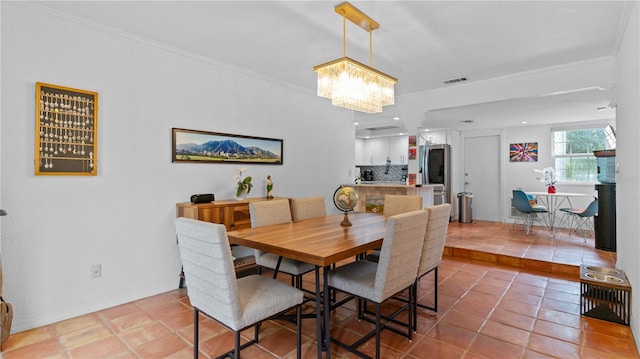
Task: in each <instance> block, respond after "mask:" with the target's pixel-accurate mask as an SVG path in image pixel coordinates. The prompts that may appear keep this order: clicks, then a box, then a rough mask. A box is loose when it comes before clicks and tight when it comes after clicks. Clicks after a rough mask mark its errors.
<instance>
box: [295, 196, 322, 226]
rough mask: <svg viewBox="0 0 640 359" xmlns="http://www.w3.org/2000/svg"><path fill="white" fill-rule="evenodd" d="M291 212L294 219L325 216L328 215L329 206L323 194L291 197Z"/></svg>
mask: <svg viewBox="0 0 640 359" xmlns="http://www.w3.org/2000/svg"><path fill="white" fill-rule="evenodd" d="M291 213H292V214H293V220H294V221H301V220H303V219H308V218H315V217H324V216H326V215H327V207H326V206H325V203H324V197H323V196H312V197H304V198H292V199H291Z"/></svg>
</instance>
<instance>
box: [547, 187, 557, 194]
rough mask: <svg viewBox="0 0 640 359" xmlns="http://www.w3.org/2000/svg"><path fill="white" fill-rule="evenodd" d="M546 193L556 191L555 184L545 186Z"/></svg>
mask: <svg viewBox="0 0 640 359" xmlns="http://www.w3.org/2000/svg"><path fill="white" fill-rule="evenodd" d="M547 193H552V194H553V193H556V187H555V186H549V187H547Z"/></svg>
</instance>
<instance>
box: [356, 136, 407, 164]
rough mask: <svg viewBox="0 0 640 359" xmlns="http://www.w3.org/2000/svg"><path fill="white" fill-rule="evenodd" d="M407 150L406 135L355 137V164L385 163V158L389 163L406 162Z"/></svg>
mask: <svg viewBox="0 0 640 359" xmlns="http://www.w3.org/2000/svg"><path fill="white" fill-rule="evenodd" d="M408 151H409V142H408V137H407V136H392V137H378V138H368V139H364V140H363V139H359V138H357V139H356V164H358V165H385V164H386V163H387V158H389V159H390V160H391V164H406V163H407V154H408Z"/></svg>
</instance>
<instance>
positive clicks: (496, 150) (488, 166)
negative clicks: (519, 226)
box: [463, 135, 501, 222]
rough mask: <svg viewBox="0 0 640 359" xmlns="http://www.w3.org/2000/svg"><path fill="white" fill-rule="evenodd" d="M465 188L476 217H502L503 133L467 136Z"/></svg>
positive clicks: (496, 218) (496, 220)
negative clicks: (501, 148)
mask: <svg viewBox="0 0 640 359" xmlns="http://www.w3.org/2000/svg"><path fill="white" fill-rule="evenodd" d="M463 177H464V191H465V192H471V193H472V195H473V199H472V200H471V213H472V218H473V220H482V221H494V222H499V221H500V218H501V216H500V136H497V135H494V136H479V137H465V139H464V172H463Z"/></svg>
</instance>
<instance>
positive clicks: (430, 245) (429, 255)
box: [413, 203, 451, 330]
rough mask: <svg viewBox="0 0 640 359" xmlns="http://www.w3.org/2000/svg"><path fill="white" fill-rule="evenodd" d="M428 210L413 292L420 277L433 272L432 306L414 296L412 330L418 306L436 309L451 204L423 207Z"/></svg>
mask: <svg viewBox="0 0 640 359" xmlns="http://www.w3.org/2000/svg"><path fill="white" fill-rule="evenodd" d="M425 210H426V211H427V212H429V221H428V222H427V230H426V233H425V235H424V244H423V245H422V254H421V255H420V264H419V265H418V275H417V277H416V288H415V289H414V291H413V293H414V294H415V295H416V296H417V294H418V283H419V281H420V278H422V277H424V276H425V275H427V274H428V273H430V272H432V271H433V272H434V289H433V297H434V300H433V302H434V304H433V307H430V306H427V305H425V304H421V303H418V300H417V299H418V298H417V297H415V298H414V301H413V303H414V305H415V308H414V311H413V315H414V317H413V318H414V319H413V325H414V330H417V320H418V314H417V313H418V307H422V308H426V309H430V310H433V311H434V312H437V311H438V266H439V265H440V263H441V262H442V254H443V253H444V245H445V242H446V239H447V231H448V229H449V218H450V216H451V205H450V204H449V203H443V204H439V205H437V206H433V207H427V208H425Z"/></svg>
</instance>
